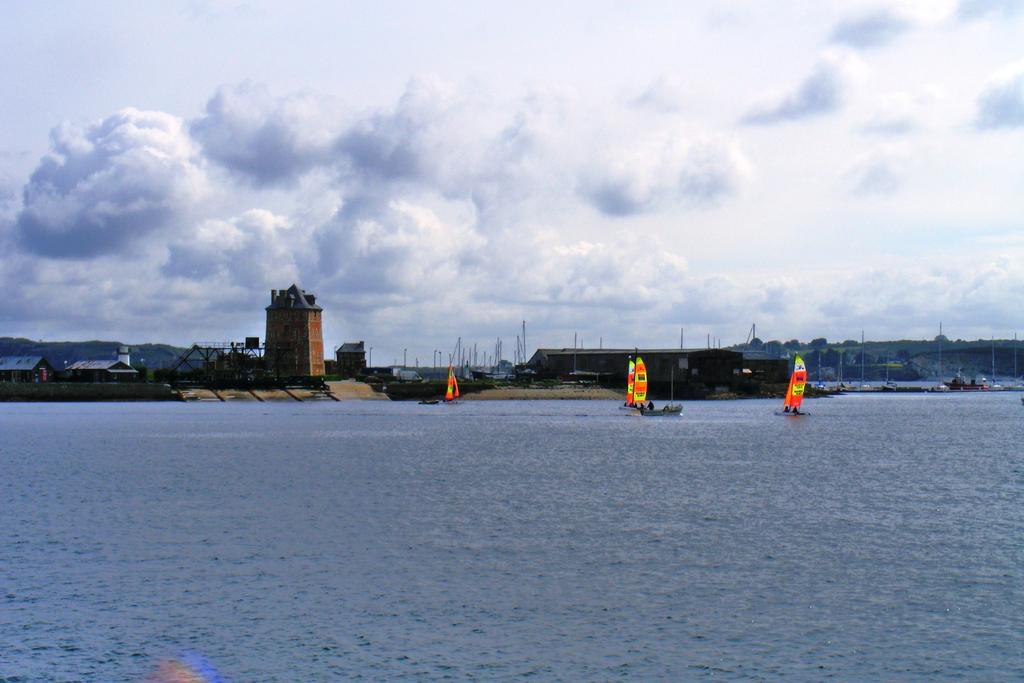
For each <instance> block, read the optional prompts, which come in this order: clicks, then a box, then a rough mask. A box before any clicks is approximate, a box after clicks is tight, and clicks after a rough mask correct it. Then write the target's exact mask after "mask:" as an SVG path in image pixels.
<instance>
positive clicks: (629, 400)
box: [626, 360, 636, 406]
mask: <svg viewBox="0 0 1024 683" xmlns="http://www.w3.org/2000/svg"><path fill="white" fill-rule="evenodd" d="M635 371H636V363H634V362H633V361H632V360H631V361H629V374H628V375H626V405H627V406H631V405H633V373H634V372H635Z"/></svg>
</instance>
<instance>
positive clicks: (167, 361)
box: [0, 337, 186, 370]
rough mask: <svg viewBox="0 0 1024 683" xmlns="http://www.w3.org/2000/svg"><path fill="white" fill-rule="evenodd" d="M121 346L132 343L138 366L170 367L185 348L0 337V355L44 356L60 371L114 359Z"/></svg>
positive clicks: (161, 345)
mask: <svg viewBox="0 0 1024 683" xmlns="http://www.w3.org/2000/svg"><path fill="white" fill-rule="evenodd" d="M118 346H130V347H131V349H132V351H131V362H132V365H133V366H135V367H140V366H145V367H147V368H150V369H157V368H167V367H170V366H171V365H173V364H174V361H175V360H176V359H177V358H178V356H180V355H181V354H182V353H184V352H185V351H186V349H183V348H179V347H177V346H170V345H168V344H138V345H133V344H124V342H119V341H53V342H48V341H36V340H33V339H22V338H18V337H0V356H42V357H44V358H45V359H46V360H48V361H50V364H51V365H53V367H54V368H55V369H57V370H60V369H62V368H63V367H64V366H65V364H71V363H74V362H75V361H78V360H112V359H114V358H117V347H118Z"/></svg>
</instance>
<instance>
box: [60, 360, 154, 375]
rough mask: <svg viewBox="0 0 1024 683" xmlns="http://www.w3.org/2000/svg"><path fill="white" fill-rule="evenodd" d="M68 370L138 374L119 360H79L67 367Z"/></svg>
mask: <svg viewBox="0 0 1024 683" xmlns="http://www.w3.org/2000/svg"><path fill="white" fill-rule="evenodd" d="M67 369H68V370H109V371H110V372H137V370H135V369H134V368H132V367H130V366H128V365H126V364H124V363H122V362H121V361H119V360H79V361H75V362H74V363H72V364H71V365H69V366H68V367H67Z"/></svg>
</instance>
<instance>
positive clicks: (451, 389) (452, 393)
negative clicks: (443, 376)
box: [444, 365, 459, 401]
mask: <svg viewBox="0 0 1024 683" xmlns="http://www.w3.org/2000/svg"><path fill="white" fill-rule="evenodd" d="M457 386H458V385H456V384H455V372H454V371H453V370H452V366H450V365H449V366H448V391H446V392H444V400H446V401H453V400H455V397H456V396H458V395H459V394H458V388H457Z"/></svg>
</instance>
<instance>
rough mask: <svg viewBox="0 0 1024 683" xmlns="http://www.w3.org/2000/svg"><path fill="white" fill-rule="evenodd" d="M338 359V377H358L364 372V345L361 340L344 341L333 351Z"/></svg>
mask: <svg viewBox="0 0 1024 683" xmlns="http://www.w3.org/2000/svg"><path fill="white" fill-rule="evenodd" d="M334 355H335V358H337V360H338V376H339V377H345V378H348V377H358V376H359V375H363V374H366V346H365V344H363V342H361V341H357V342H345V343H344V344H342V345H341V346H339V347H338V349H337V350H336V351H335V352H334Z"/></svg>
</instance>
